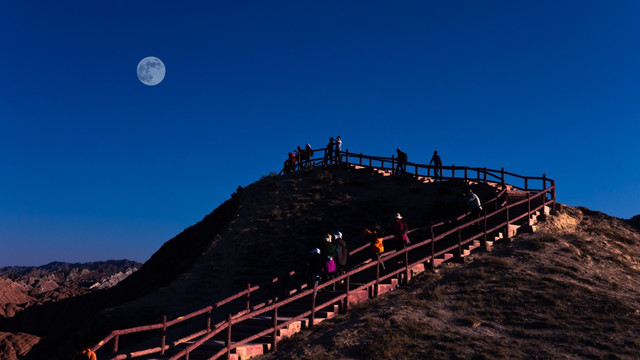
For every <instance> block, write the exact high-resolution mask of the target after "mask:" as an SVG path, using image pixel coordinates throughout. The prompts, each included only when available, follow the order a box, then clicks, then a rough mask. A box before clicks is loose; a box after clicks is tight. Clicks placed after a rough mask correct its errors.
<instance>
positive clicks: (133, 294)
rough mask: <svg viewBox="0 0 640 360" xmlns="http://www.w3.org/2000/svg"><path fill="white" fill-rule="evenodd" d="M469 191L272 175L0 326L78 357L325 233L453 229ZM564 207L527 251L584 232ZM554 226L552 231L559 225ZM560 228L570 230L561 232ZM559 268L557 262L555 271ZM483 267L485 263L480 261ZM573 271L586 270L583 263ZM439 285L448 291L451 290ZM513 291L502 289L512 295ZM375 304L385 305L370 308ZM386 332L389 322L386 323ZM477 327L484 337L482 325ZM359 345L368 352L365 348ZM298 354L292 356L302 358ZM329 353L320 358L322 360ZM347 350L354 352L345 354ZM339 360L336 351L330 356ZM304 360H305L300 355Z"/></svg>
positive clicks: (321, 172)
mask: <svg viewBox="0 0 640 360" xmlns="http://www.w3.org/2000/svg"><path fill="white" fill-rule="evenodd" d="M468 186H469V185H468V184H467V183H466V182H463V181H445V182H442V183H423V182H418V181H416V180H415V179H414V178H413V177H412V176H409V175H406V176H384V174H382V173H380V172H378V171H376V170H372V169H356V168H353V167H349V166H332V167H329V168H327V167H316V168H311V169H307V170H305V171H302V172H299V173H294V174H287V175H283V176H266V177H263V178H262V179H261V180H260V181H257V182H255V183H253V184H251V185H249V186H247V187H246V188H239V189H238V191H237V192H236V193H234V194H233V195H232V197H231V198H230V199H229V200H227V201H226V202H224V203H223V204H221V205H220V206H219V207H218V208H217V209H216V210H214V211H213V212H212V213H211V214H209V215H207V216H206V217H205V218H204V219H203V220H202V221H200V222H199V223H197V224H195V225H193V226H191V227H189V228H187V229H185V230H184V231H183V232H182V233H180V234H179V235H177V236H176V237H175V238H173V239H171V240H169V241H168V242H166V243H165V244H164V245H163V246H162V247H161V248H160V249H159V250H158V251H157V252H156V253H155V254H154V255H153V256H152V257H151V258H150V259H149V261H147V262H146V263H145V264H144V265H143V266H142V268H141V269H140V270H139V271H137V272H135V273H134V274H132V275H131V276H129V277H128V278H127V279H125V280H124V281H122V282H121V283H119V284H118V285H117V286H114V287H113V288H110V289H106V290H101V291H97V292H95V293H93V294H89V295H86V296H81V297H77V298H72V299H65V300H62V301H58V302H56V303H47V304H44V305H42V306H36V307H32V308H29V309H26V310H24V311H21V312H19V313H17V314H16V315H15V316H14V317H13V318H11V319H6V320H4V321H0V331H5V332H10V333H12V334H14V335H15V334H18V333H19V334H24V335H25V336H26V335H28V336H37V337H39V338H41V340H40V341H39V342H38V343H37V344H36V345H35V346H33V348H32V349H31V351H29V353H28V354H27V355H26V357H24V358H25V359H39V358H43V356H45V357H47V358H52V359H54V358H60V359H62V358H69V357H70V356H71V354H73V353H74V352H75V351H77V349H78V346H79V345H78V344H80V343H82V342H83V341H89V342H90V341H96V339H100V338H102V337H104V336H105V335H106V334H107V333H108V332H109V331H110V330H113V329H118V328H126V327H130V326H138V325H141V324H147V323H157V322H158V321H159V320H160V318H161V316H162V315H167V316H168V317H169V318H174V317H177V316H181V315H184V314H186V313H188V312H190V311H194V310H197V309H200V308H202V307H205V306H208V305H211V304H213V303H215V302H216V301H218V300H220V299H223V298H225V297H227V296H229V295H232V294H234V293H236V292H237V291H239V290H242V289H244V288H246V286H247V283H253V284H255V283H260V282H262V281H265V280H269V279H271V278H273V277H275V276H279V275H281V274H283V273H284V272H285V271H288V270H291V269H301V268H302V267H303V266H304V265H305V264H306V262H307V259H308V254H309V251H310V250H311V249H313V248H315V247H317V246H318V245H319V244H320V243H321V241H322V238H323V236H324V235H325V234H327V233H332V232H335V231H341V232H342V233H343V235H344V238H345V239H346V240H347V242H348V246H349V248H354V247H358V246H360V245H362V244H364V243H365V241H364V239H363V238H362V230H363V228H364V227H367V226H371V225H372V224H373V223H379V224H380V225H382V226H383V228H385V229H389V227H390V224H391V221H392V219H393V214H395V213H396V212H400V213H401V214H402V215H403V217H404V219H405V220H406V221H407V223H408V224H409V225H410V226H411V227H418V226H422V225H426V224H429V223H430V222H438V221H449V220H450V219H452V218H454V217H455V216H457V215H460V214H461V213H462V212H463V211H464V210H463V206H462V203H461V198H460V194H461V193H462V191H463V190H464V189H465V188H467V187H468ZM471 186H472V188H473V190H474V192H475V193H476V194H478V195H480V197H481V199H482V200H483V201H484V200H485V199H488V198H492V197H493V196H494V195H495V194H496V193H497V192H498V189H496V188H495V187H492V186H488V185H484V184H474V185H471ZM566 209H569V210H567V211H566V212H565V213H566V214H567V218H566V219H565V220H566V224H564V223H558V224H555V225H554V226H555V227H554V226H551V227H549V229H548V233H549V234H554V233H556V232H558V234H557V235H553V236H551V235H549V237H548V238H544V239H551V238H552V237H553V239H556V240H554V241H551V240H550V241H546V240H539V241H533V240H532V241H530V242H529V243H530V245H527V246H531V247H533V249H528V248H527V249H523V251H535V247H536V246H540V247H541V248H542V247H544V248H547V249H548V248H551V246H550V245H549V244H556V243H560V242H562V241H564V240H561V239H562V237H563V236H565V235H566V236H569V235H567V234H569V233H571V232H575V231H577V229H582V227H580V226H578V225H576V224H580V222H581V221H582V220H575V219H580V215H579V214H578V213H580V214H584V213H585V212H586V210H585V211H583V210H573V209H571V208H566ZM571 211H576V213H572V212H571ZM587 215H589V214H587ZM602 216H603V218H606V219H607V220H606V221H605V222H603V223H602V224H603V225H602V227H601V228H598V229H600V230H599V231H601V232H603V231H605V230H606V229H609V230H606V231H611V232H612V233H615V234H618V230H619V228H622V226H623V225H621V223H619V222H618V223H616V222H615V219H611V218H608V217H605V216H604V215H602ZM585 218H587V217H585V216H583V217H582V219H585ZM553 219H554V218H551V220H550V224H551V223H553V221H555V220H553ZM570 219H574V220H570ZM565 220H563V221H565ZM572 223H575V224H574V225H571V224H572ZM563 226H567V228H566V229H563ZM572 226H573V227H572ZM603 229H605V230H603ZM611 229H613V230H611ZM624 231H625V237H624V238H625V239H627V240H628V241H629V242H631V243H630V244H626V245H625V246H629V247H630V249H631V247H632V244H636V240H637V237H636V236H637V233H634V232H633V231H631V230H629V229H628V228H624ZM629 234H631V235H629ZM536 235H537V234H536ZM526 243H527V242H523V244H526ZM535 244H538V245H535ZM540 244H542V245H540ZM547 245H549V246H547ZM509 248H510V247H509V246H505V250H499V251H496V252H494V253H491V254H490V255H487V256H490V258H491V257H496V256H498V255H499V254H502V253H501V251H504V252H505V254H509V252H510V250H508V249H509ZM636 250H637V249H636ZM513 251H516V250H513ZM514 254H515V252H514ZM518 254H520V253H518ZM522 254H525V253H524V252H523V253H522ZM611 256H613V255H611ZM592 258H593V257H592ZM487 261H488V262H489V263H487V264H484V265H482V266H480V267H479V268H482V269H483V270H478V269H476V268H475V267H474V266H475V265H473V263H472V264H471V265H472V266H471V267H469V268H468V270H469V271H471V273H472V274H473V271H476V272H481V271H482V272H484V275H482V273H480V274H479V275H477V276H476V275H471V278H472V279H475V278H476V277H480V278H481V280H482V277H485V276H486V274H487V272H492V271H495V270H496V269H497V270H499V269H500V267H501V266H506V265H505V264H507V263H509V264H511V263H512V260H503V261H499V260H495V261H496V264H497V265H496V267H495V268H494V267H490V266H489V265H490V264H492V263H493V260H491V261H489V260H487ZM562 261H563V259H561V258H559V259H558V263H561V262H562ZM515 262H516V261H515V260H513V263H515ZM479 264H482V262H477V263H476V265H479ZM501 264H502V265H501ZM575 266H576V269H580V267H577V266H578V265H577V263H576V265H575ZM449 268H451V269H456V268H460V270H459V271H460V273H461V274H462V273H464V271H465V269H467V268H466V267H458V266H457V265H456V266H451V267H449V266H447V267H445V269H443V270H441V272H439V273H436V274H435V275H433V274H432V275H425V276H424V277H423V278H421V279H423V280H420V281H416V282H415V286H418V284H421V283H422V284H423V285H424V286H431V287H432V286H433V281H444V280H439V279H440V278H439V276H440V275H438V274H445V272H446V271H448V270H446V269H449ZM507 268H510V267H507ZM474 269H476V270H474ZM558 271H560V270H558ZM576 271H578V270H576ZM632 275H634V276H635V273H634V274H632ZM434 276H435V278H434ZM460 276H462V275H460ZM454 278H455V276H454ZM416 280H418V279H417V278H416ZM294 281H303V279H301V278H298V279H294ZM634 281H635V280H634ZM412 284H413V283H412ZM496 284H497V285H499V284H498V283H496ZM497 285H496V286H497ZM441 286H442V289H444V285H441ZM469 286H471V285H469ZM510 286H511V285H509V283H508V282H507V283H505V287H510ZM413 287H414V285H410V286H409V287H407V288H406V290H402V291H410V289H412V288H413ZM434 289H435V288H434ZM402 291H401V292H397V294H401V293H402ZM411 291H413V290H411ZM415 291H421V290H415ZM429 291H431V290H424V292H425V294H426V295H424V299H423V300H424V301H425V302H428V301H430V299H431V298H430V296H431V295H429ZM505 291H507V290H505ZM439 292H442V291H439V290H437V289H436V290H434V295H433V299H431V300H438V301H440V300H442V299H439V295H438V293H439ZM395 296H397V295H391V296H390V298H394V297H395ZM421 296H422V295H421ZM521 300H522V301H524V300H523V299H520V298H519V297H514V298H513V299H512V300H511V301H512V303H513V304H512V305H514V306H515V303H516V302H517V301H521ZM377 301H381V300H375V301H374V302H373V303H374V304H375V303H376V302H377ZM487 301H488V300H487ZM389 306H391V307H392V308H393V307H394V306H396V305H389ZM634 306H635V305H634ZM636 308H640V307H636ZM522 311H523V312H524V311H525V310H522ZM380 315H381V316H383V314H382V313H380ZM432 315H433V314H432ZM348 316H350V315H348ZM385 316H386V315H385ZM430 316H431V315H430ZM476 316H477V317H478V318H480V319H481V320H479V321H478V322H479V323H481V324H482V323H484V322H483V321H482V316H484V315H482V316H480V315H476ZM60 319H64V321H60ZM381 319H384V317H383V318H381ZM474 319H475V318H474ZM473 323H474V324H475V323H476V321H474V322H473ZM372 324H373V323H372ZM380 325H384V326H387V325H389V324H387V323H386V322H384V321H383V322H382V323H380ZM625 326H626V325H625ZM473 328H480V329H481V330H483V329H484V328H482V327H481V326H475V327H473ZM505 336H506V335H505ZM362 340H363V344H366V340H365V339H362ZM440 340H442V339H440ZM336 341H338V340H336ZM294 348H295V345H292V349H294ZM292 351H293V352H292V354H295V353H296V351H297V350H292ZM314 351H315V350H314ZM323 351H325V350H318V352H319V354H322V353H323ZM327 351H328V350H327ZM345 351H351V350H346V348H345ZM297 353H299V351H298V352H297ZM334 355H336V354H335V353H333V352H330V351H329V353H328V355H327V356H328V357H329V358H331V357H333V356H334ZM273 356H276V355H273ZM292 356H298V355H292ZM385 356H386V355H385ZM385 356H382V357H380V358H391V355H389V356H388V357H385ZM293 358H295V357H293ZM300 358H307V357H306V355H304V356H302V355H301V357H300ZM336 358H338V357H336ZM400 358H402V357H400ZM445 358H446V357H445Z"/></svg>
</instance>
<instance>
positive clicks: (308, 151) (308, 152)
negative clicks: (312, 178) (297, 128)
mask: <svg viewBox="0 0 640 360" xmlns="http://www.w3.org/2000/svg"><path fill="white" fill-rule="evenodd" d="M312 158H313V149H312V148H311V145H309V144H307V145H305V146H304V162H305V164H304V166H305V167H308V166H309V164H310V162H311V159H312Z"/></svg>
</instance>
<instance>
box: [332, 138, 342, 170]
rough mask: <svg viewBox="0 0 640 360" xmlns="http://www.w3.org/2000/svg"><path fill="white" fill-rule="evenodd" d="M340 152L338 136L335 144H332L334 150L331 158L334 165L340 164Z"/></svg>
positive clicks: (340, 140) (340, 145)
mask: <svg viewBox="0 0 640 360" xmlns="http://www.w3.org/2000/svg"><path fill="white" fill-rule="evenodd" d="M341 151H342V139H340V136H338V137H337V138H336V143H335V144H334V149H333V156H334V159H335V163H336V164H339V163H340V152H341Z"/></svg>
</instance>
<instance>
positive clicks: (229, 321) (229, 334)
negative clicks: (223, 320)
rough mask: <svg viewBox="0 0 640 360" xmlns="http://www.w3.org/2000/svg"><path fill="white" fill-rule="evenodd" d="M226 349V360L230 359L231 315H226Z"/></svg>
mask: <svg viewBox="0 0 640 360" xmlns="http://www.w3.org/2000/svg"><path fill="white" fill-rule="evenodd" d="M224 345H225V346H226V347H227V360H229V359H231V313H228V314H227V338H226V340H225V344H224Z"/></svg>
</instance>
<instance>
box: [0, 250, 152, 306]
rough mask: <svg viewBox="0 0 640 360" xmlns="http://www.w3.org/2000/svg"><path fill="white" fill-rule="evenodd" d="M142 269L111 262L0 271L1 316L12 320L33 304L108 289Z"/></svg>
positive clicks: (51, 265)
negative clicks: (19, 312) (16, 314)
mask: <svg viewBox="0 0 640 360" xmlns="http://www.w3.org/2000/svg"><path fill="white" fill-rule="evenodd" d="M141 266H142V264H140V263H137V262H135V261H129V260H110V261H100V262H91V263H84V264H81V263H75V264H70V263H62V262H52V263H50V264H47V265H44V266H39V267H33V266H30V267H23V266H11V267H3V268H0V316H3V317H11V316H14V315H15V313H16V312H18V311H21V310H24V309H25V308H27V307H29V306H31V305H34V304H44V303H45V302H49V301H59V300H62V299H66V298H69V297H74V296H80V295H84V294H88V293H90V292H92V291H94V290H98V289H107V288H109V287H112V286H114V285H116V284H117V283H119V282H120V281H122V280H124V279H125V278H126V277H127V276H129V275H131V274H132V273H133V272H135V271H137V270H138V269H139V268H140V267H141Z"/></svg>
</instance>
